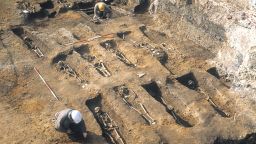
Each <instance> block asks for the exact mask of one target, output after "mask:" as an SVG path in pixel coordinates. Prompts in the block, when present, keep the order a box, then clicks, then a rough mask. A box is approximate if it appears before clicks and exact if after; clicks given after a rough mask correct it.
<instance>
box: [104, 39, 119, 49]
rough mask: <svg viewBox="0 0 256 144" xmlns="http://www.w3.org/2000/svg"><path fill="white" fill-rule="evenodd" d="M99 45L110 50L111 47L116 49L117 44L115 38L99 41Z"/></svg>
mask: <svg viewBox="0 0 256 144" xmlns="http://www.w3.org/2000/svg"><path fill="white" fill-rule="evenodd" d="M100 46H102V47H103V48H105V49H106V50H111V49H116V47H117V44H116V42H115V40H113V39H112V40H106V41H104V42H101V43H100Z"/></svg>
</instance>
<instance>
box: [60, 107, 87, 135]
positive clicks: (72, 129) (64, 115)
mask: <svg viewBox="0 0 256 144" xmlns="http://www.w3.org/2000/svg"><path fill="white" fill-rule="evenodd" d="M71 111H72V109H65V110H62V111H60V112H59V113H58V116H57V120H56V122H55V129H56V130H57V131H60V132H65V133H68V134H69V135H74V136H77V137H83V133H85V132H86V127H85V123H84V120H82V121H81V122H80V123H78V124H76V123H74V122H73V121H72V120H71V119H70V118H69V113H70V112H71Z"/></svg>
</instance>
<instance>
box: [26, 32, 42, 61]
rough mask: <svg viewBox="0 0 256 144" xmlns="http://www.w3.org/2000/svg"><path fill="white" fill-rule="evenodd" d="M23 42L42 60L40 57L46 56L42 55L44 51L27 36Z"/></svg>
mask: <svg viewBox="0 0 256 144" xmlns="http://www.w3.org/2000/svg"><path fill="white" fill-rule="evenodd" d="M23 40H24V42H25V44H26V45H27V46H28V47H29V48H30V49H31V50H33V51H34V52H35V53H36V54H37V56H38V57H39V58H40V57H43V56H44V54H43V53H42V51H41V50H40V49H39V47H38V46H37V45H35V44H34V42H33V41H32V40H31V39H30V38H29V37H27V36H25V37H23Z"/></svg>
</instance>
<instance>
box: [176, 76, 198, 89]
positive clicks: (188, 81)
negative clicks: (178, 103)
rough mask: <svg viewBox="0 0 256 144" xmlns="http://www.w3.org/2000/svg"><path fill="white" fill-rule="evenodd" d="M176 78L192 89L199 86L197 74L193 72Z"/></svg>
mask: <svg viewBox="0 0 256 144" xmlns="http://www.w3.org/2000/svg"><path fill="white" fill-rule="evenodd" d="M176 80H177V81H178V82H180V83H181V84H182V85H184V86H186V87H187V88H189V89H192V90H196V89H197V88H198V87H199V85H198V81H197V80H196V78H195V75H194V74H193V73H192V72H190V73H188V74H185V75H183V76H181V77H178V78H176Z"/></svg>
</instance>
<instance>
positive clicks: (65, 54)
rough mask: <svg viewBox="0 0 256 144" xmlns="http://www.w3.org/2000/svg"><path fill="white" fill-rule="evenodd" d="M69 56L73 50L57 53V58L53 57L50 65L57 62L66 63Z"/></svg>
mask: <svg viewBox="0 0 256 144" xmlns="http://www.w3.org/2000/svg"><path fill="white" fill-rule="evenodd" d="M71 54H73V50H68V51H65V52H61V53H59V54H58V55H57V56H55V57H54V58H53V59H52V64H57V63H58V62H59V61H66V59H67V57H68V55H71Z"/></svg>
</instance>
